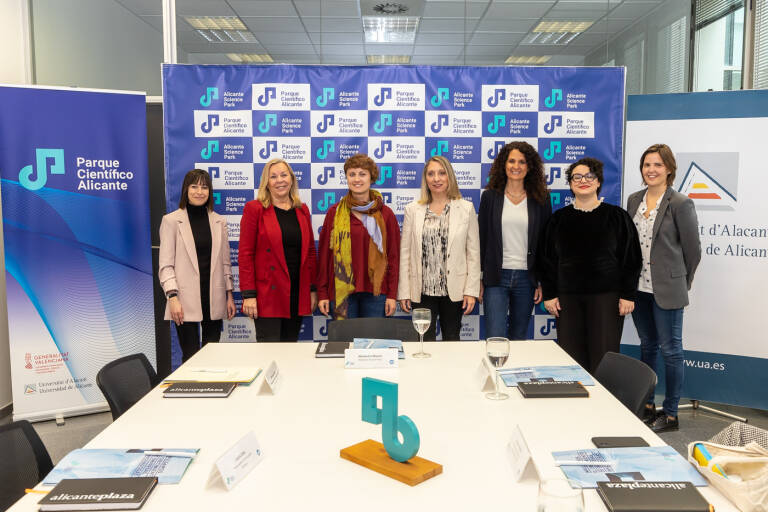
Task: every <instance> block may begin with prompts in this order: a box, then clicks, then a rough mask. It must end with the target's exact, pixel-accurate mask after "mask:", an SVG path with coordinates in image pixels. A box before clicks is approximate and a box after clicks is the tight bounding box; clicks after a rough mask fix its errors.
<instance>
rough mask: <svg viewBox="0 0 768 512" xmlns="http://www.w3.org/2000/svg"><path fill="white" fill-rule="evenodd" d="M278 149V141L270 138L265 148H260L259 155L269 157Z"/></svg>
mask: <svg viewBox="0 0 768 512" xmlns="http://www.w3.org/2000/svg"><path fill="white" fill-rule="evenodd" d="M276 151H277V141H276V140H268V141H267V143H266V144H265V145H264V147H263V148H261V149H260V150H259V156H260V157H261V158H269V155H271V154H272V153H275V152H276Z"/></svg>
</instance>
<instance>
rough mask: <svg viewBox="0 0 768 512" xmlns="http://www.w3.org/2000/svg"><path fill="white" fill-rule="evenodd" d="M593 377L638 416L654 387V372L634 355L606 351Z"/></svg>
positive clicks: (641, 413)
mask: <svg viewBox="0 0 768 512" xmlns="http://www.w3.org/2000/svg"><path fill="white" fill-rule="evenodd" d="M595 378H596V379H597V380H598V381H599V382H600V384H602V385H603V386H605V387H606V388H607V389H608V391H610V392H611V394H612V395H613V396H615V397H616V398H618V399H619V402H621V403H622V404H624V405H625V406H626V408H627V409H629V410H630V411H632V412H633V413H634V414H635V415H636V416H637V417H638V418H642V417H643V412H644V409H645V404H646V402H648V399H649V398H650V397H651V395H652V394H653V391H654V389H655V388H656V382H657V378H656V372H654V371H653V369H652V368H651V367H650V366H648V365H647V364H645V363H644V362H642V361H640V360H639V359H635V358H634V357H629V356H625V355H624V354H618V353H616V352H607V353H606V354H605V355H604V356H603V359H602V361H600V364H599V365H598V366H597V370H595Z"/></svg>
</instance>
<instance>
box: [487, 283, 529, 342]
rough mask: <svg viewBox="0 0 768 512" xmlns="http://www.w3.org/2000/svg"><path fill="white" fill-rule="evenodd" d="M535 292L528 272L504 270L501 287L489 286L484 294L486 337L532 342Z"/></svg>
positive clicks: (499, 285)
mask: <svg viewBox="0 0 768 512" xmlns="http://www.w3.org/2000/svg"><path fill="white" fill-rule="evenodd" d="M534 291H535V288H534V287H533V284H531V279H530V277H529V276H528V271H527V270H509V269H504V268H503V269H501V280H500V281H499V284H498V285H497V286H488V287H487V288H486V289H485V292H484V293H483V308H484V312H485V337H486V338H490V337H492V336H503V337H505V338H509V339H511V340H525V339H528V323H529V322H530V321H531V311H532V310H533V292H534ZM507 320H509V322H507Z"/></svg>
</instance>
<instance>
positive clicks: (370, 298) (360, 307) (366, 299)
mask: <svg viewBox="0 0 768 512" xmlns="http://www.w3.org/2000/svg"><path fill="white" fill-rule="evenodd" d="M347 300H348V301H349V306H348V309H347V318H363V317H377V318H378V317H383V316H384V304H385V302H386V300H387V296H386V295H384V294H381V295H374V294H372V293H369V292H356V293H352V294H350V295H349V298H348V299H347Z"/></svg>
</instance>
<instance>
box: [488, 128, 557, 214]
mask: <svg viewBox="0 0 768 512" xmlns="http://www.w3.org/2000/svg"><path fill="white" fill-rule="evenodd" d="M513 149H516V150H518V151H519V152H521V153H522V154H523V156H524V157H525V163H526V165H527V166H528V172H527V173H526V174H525V178H524V179H523V187H524V188H525V192H526V193H527V194H528V195H530V196H531V197H533V198H534V199H535V200H536V202H537V203H539V204H544V203H546V202H547V200H548V199H547V180H546V178H545V177H544V164H543V163H541V157H540V156H539V152H538V151H536V150H535V149H534V148H533V146H531V145H530V144H528V143H527V142H523V141H514V142H510V143H509V144H507V145H506V146H504V147H503V148H502V149H501V151H499V154H497V155H496V158H495V159H494V161H493V164H491V173H490V176H489V180H488V185H487V186H486V187H485V188H487V189H489V190H496V191H498V192H502V193H503V192H504V187H506V186H507V158H508V157H509V153H511V152H512V150H513Z"/></svg>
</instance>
